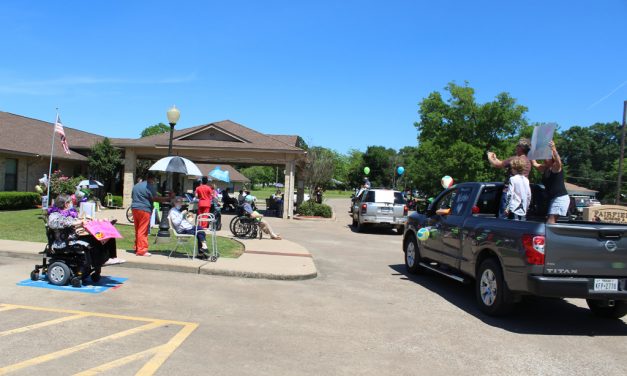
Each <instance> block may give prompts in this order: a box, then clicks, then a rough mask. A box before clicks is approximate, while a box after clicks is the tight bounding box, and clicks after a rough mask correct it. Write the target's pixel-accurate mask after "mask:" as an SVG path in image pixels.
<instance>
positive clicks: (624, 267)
mask: <svg viewBox="0 0 627 376" xmlns="http://www.w3.org/2000/svg"><path fill="white" fill-rule="evenodd" d="M545 252H546V253H545V266H544V274H552V275H563V276H567V275H568V276H573V277H574V276H608V277H610V276H613V277H624V276H627V226H623V225H605V224H588V223H586V224H556V225H547V226H546V247H545Z"/></svg>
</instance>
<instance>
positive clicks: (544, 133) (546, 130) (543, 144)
mask: <svg viewBox="0 0 627 376" xmlns="http://www.w3.org/2000/svg"><path fill="white" fill-rule="evenodd" d="M555 129H557V124H555V123H547V124H542V125H539V126H537V127H534V128H533V136H531V150H530V151H529V154H528V155H527V157H528V158H529V159H531V160H533V159H541V160H544V159H549V158H551V148H550V147H549V142H551V140H553V134H554V133H555Z"/></svg>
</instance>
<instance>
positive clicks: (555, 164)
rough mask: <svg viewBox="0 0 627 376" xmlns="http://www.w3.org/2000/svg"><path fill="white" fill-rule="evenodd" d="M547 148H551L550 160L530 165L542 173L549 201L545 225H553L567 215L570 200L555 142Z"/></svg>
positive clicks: (533, 162) (550, 143)
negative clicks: (559, 217)
mask: <svg viewBox="0 0 627 376" xmlns="http://www.w3.org/2000/svg"><path fill="white" fill-rule="evenodd" d="M549 147H550V148H551V158H549V159H545V160H544V163H543V164H539V163H538V162H536V161H535V160H532V161H531V164H532V165H533V167H535V168H536V169H537V170H538V171H540V173H542V184H544V187H545V189H546V193H547V194H548V196H549V200H550V201H549V211H548V219H547V221H546V223H549V224H553V223H555V222H556V221H557V217H558V216H565V215H566V214H567V213H568V205H569V204H570V198H569V197H568V191H567V190H566V185H565V184H564V170H563V169H562V167H563V166H562V160H561V158H560V155H559V154H558V153H557V149H556V148H555V142H553V141H551V142H549Z"/></svg>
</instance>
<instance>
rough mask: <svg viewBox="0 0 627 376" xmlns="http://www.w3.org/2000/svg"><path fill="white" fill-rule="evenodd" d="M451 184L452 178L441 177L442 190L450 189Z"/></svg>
mask: <svg viewBox="0 0 627 376" xmlns="http://www.w3.org/2000/svg"><path fill="white" fill-rule="evenodd" d="M453 183H454V181H453V178H452V177H450V176H448V175H446V176H443V177H442V180H440V184H442V188H444V189H446V188H450V187H452V186H453Z"/></svg>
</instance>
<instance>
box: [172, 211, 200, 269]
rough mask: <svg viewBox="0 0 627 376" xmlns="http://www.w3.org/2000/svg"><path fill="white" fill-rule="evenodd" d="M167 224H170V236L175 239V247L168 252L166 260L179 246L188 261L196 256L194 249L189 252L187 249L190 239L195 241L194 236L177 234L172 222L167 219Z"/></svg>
mask: <svg viewBox="0 0 627 376" xmlns="http://www.w3.org/2000/svg"><path fill="white" fill-rule="evenodd" d="M168 222H169V224H170V236H171V237H172V238H174V239H176V246H175V247H174V249H173V250H171V251H170V254H169V255H168V258H170V256H172V253H174V252H176V250H177V249H178V248H179V246H182V247H183V249H185V253H186V254H187V258H189V259H193V258H194V255H195V254H196V249H195V248H194V250H193V251H192V250H190V249H189V244H190V243H189V241H190V239H191V238H194V239H196V235H194V234H179V233H178V232H176V230H175V229H174V226H173V225H172V220H171V219H170V218H169V217H168ZM195 244H196V242H195V241H194V245H195Z"/></svg>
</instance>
